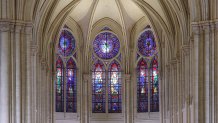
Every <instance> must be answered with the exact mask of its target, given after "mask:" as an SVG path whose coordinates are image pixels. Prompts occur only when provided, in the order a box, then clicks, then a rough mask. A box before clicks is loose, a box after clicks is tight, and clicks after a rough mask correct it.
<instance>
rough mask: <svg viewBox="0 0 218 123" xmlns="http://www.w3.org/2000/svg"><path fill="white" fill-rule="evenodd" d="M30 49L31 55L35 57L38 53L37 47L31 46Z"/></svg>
mask: <svg viewBox="0 0 218 123" xmlns="http://www.w3.org/2000/svg"><path fill="white" fill-rule="evenodd" d="M30 49H31V55H32V56H36V54H37V52H38V46H37V45H31V46H30Z"/></svg>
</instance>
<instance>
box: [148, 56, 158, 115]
mask: <svg viewBox="0 0 218 123" xmlns="http://www.w3.org/2000/svg"><path fill="white" fill-rule="evenodd" d="M150 73H151V74H150V75H151V77H150V78H151V84H150V89H151V90H150V92H151V96H150V111H151V112H158V111H159V83H158V61H157V59H156V58H155V57H154V59H153V60H152V62H151V68H150Z"/></svg>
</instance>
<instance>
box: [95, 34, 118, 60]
mask: <svg viewBox="0 0 218 123" xmlns="http://www.w3.org/2000/svg"><path fill="white" fill-rule="evenodd" d="M93 49H94V52H95V53H96V55H97V56H98V57H99V58H102V59H111V58H113V57H115V56H116V55H117V54H118V52H119V49H120V42H119V40H118V38H117V36H116V35H114V34H112V33H110V32H103V33H100V34H98V35H97V36H96V38H95V40H94V42H93Z"/></svg>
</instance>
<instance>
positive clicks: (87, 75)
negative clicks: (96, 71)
mask: <svg viewBox="0 0 218 123" xmlns="http://www.w3.org/2000/svg"><path fill="white" fill-rule="evenodd" d="M90 77H91V76H90V75H89V74H83V79H84V80H85V82H88V80H89V79H90Z"/></svg>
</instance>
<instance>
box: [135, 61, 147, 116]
mask: <svg viewBox="0 0 218 123" xmlns="http://www.w3.org/2000/svg"><path fill="white" fill-rule="evenodd" d="M137 74H138V75H137V76H138V84H137V103H138V104H137V111H138V112H148V67H147V63H146V61H145V60H144V59H141V60H140V61H139V62H138V66H137Z"/></svg>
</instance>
